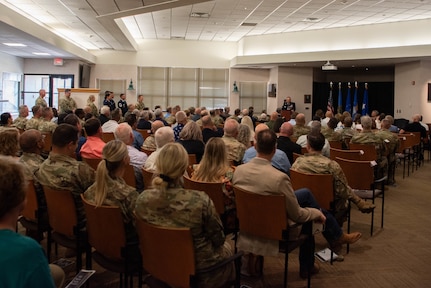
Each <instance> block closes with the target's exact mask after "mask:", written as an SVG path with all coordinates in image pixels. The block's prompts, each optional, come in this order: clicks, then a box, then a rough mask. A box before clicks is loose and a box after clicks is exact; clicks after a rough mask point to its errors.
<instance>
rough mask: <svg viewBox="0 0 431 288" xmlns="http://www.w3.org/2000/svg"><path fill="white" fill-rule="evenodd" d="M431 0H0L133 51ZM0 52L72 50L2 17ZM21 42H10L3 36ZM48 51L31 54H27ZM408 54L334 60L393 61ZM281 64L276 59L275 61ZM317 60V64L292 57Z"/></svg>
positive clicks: (389, 15) (402, 16) (387, 13)
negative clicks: (144, 45) (152, 43)
mask: <svg viewBox="0 0 431 288" xmlns="http://www.w3.org/2000/svg"><path fill="white" fill-rule="evenodd" d="M430 2H431V0H308V1H306V0H214V1H206V0H0V4H2V5H5V6H6V7H8V8H9V9H12V10H13V11H15V12H16V13H19V14H21V15H23V16H25V17H26V18H28V19H30V20H31V21H33V22H34V25H40V29H45V30H46V31H49V33H51V34H52V33H54V34H56V35H57V36H59V37H62V38H64V39H66V40H68V41H70V42H72V43H74V44H75V45H77V46H79V47H81V48H85V49H86V50H88V51H90V52H91V51H92V50H118V51H135V50H136V47H137V44H138V43H139V42H140V41H141V40H143V39H161V40H170V39H171V40H172V39H176V40H177V39H181V40H197V41H223V42H232V41H233V42H237V41H239V40H240V39H241V38H243V37H246V36H257V35H265V34H275V33H287V32H300V31H306V30H318V29H329V28H336V27H350V26H358V25H368V24H379V23H390V22H399V21H411V20H421V19H430V18H431V3H430ZM1 14H2V13H0V51H1V52H4V53H7V54H10V55H15V56H19V57H23V58H55V57H61V58H73V55H72V54H71V53H69V52H66V51H64V50H62V49H59V48H57V47H56V46H55V45H52V44H50V43H48V42H46V41H44V39H43V37H35V36H34V35H30V34H28V33H26V31H22V30H25V29H21V30H19V29H16V28H15V27H12V26H10V25H8V24H7V23H5V22H6V21H4V20H5V19H3V17H2V15H1ZM11 42H12V43H22V44H24V45H26V47H9V46H6V45H4V44H3V43H11ZM35 52H36V53H38V54H40V53H47V54H48V55H35V54H34V53H35ZM416 59H421V58H411V59H379V60H372V61H371V60H370V61H367V60H361V61H360V62H358V61H349V62H344V61H340V62H339V63H334V64H336V65H338V66H346V67H351V66H355V65H361V66H367V65H370V66H372V65H393V64H396V63H400V61H403V62H405V61H406V60H408V61H411V60H416ZM280 64H283V63H280ZM294 64H295V65H298V66H299V65H300V66H313V67H318V66H319V65H322V64H323V63H321V62H318V63H312V62H309V63H291V65H294ZM260 67H261V68H262V66H260Z"/></svg>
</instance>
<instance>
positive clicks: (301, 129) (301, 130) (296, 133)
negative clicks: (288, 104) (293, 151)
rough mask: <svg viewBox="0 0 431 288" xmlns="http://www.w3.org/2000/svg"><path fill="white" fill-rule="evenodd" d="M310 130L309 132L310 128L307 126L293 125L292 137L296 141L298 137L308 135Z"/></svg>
mask: <svg viewBox="0 0 431 288" xmlns="http://www.w3.org/2000/svg"><path fill="white" fill-rule="evenodd" d="M310 130H311V128H310V127H308V126H299V125H294V126H293V134H292V136H293V137H294V138H296V139H298V138H299V137H300V136H302V135H307V134H308V133H310Z"/></svg>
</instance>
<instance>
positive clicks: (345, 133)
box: [338, 127, 358, 141]
mask: <svg viewBox="0 0 431 288" xmlns="http://www.w3.org/2000/svg"><path fill="white" fill-rule="evenodd" d="M338 133H340V134H341V139H342V141H346V140H347V139H348V140H349V141H350V139H351V138H352V137H353V136H354V135H356V134H358V131H356V130H355V129H352V128H351V127H344V128H343V129H341V130H339V131H338Z"/></svg>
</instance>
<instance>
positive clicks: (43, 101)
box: [35, 97, 48, 108]
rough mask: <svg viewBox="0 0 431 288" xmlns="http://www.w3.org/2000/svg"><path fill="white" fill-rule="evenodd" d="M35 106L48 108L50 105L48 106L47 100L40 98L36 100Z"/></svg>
mask: <svg viewBox="0 0 431 288" xmlns="http://www.w3.org/2000/svg"><path fill="white" fill-rule="evenodd" d="M35 105H36V106H37V105H39V106H42V107H43V108H45V107H48V104H46V101H45V99H43V98H40V97H38V98H37V99H36V102H35Z"/></svg>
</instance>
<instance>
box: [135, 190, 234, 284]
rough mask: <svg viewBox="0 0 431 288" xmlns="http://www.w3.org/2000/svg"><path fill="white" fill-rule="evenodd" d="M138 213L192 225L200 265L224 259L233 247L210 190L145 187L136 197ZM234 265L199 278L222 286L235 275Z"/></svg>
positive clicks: (164, 223) (150, 219)
mask: <svg viewBox="0 0 431 288" xmlns="http://www.w3.org/2000/svg"><path fill="white" fill-rule="evenodd" d="M135 213H136V214H137V217H139V218H140V219H143V220H145V221H147V222H148V223H151V224H154V225H159V226H166V227H189V228H190V230H191V233H192V237H193V245H194V252H195V259H196V261H195V262H196V269H202V268H206V267H209V266H211V265H214V264H216V263H219V262H221V261H223V260H224V259H225V258H227V257H229V256H230V255H232V250H231V248H230V246H229V244H228V243H227V242H225V235H224V233H223V226H222V223H221V220H220V218H219V216H218V214H217V211H216V210H215V207H214V204H213V203H212V201H211V200H210V198H209V197H208V195H207V194H205V193H201V192H199V191H195V190H188V189H183V188H178V187H175V188H168V189H167V191H166V192H165V193H160V192H159V190H157V189H149V190H145V191H144V192H143V193H141V194H140V195H139V197H138V200H137V201H136V208H135ZM232 274H233V265H226V266H224V267H222V268H220V269H218V270H216V271H214V272H210V273H205V274H202V275H200V276H199V278H198V287H221V286H222V284H223V283H225V282H226V281H227V280H230V279H232Z"/></svg>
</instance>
